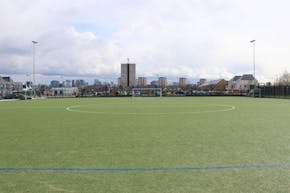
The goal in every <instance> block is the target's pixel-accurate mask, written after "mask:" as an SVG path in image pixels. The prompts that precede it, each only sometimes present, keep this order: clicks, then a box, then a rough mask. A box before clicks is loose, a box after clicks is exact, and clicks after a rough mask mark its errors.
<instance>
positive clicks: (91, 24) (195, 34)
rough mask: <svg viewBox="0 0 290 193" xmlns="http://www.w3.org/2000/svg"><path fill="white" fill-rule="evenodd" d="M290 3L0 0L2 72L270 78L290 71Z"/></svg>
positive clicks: (41, 76)
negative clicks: (127, 71)
mask: <svg viewBox="0 0 290 193" xmlns="http://www.w3.org/2000/svg"><path fill="white" fill-rule="evenodd" d="M289 7H290V1H288V0H275V1H274V0H29V1H28V0H9V1H8V0H0V75H2V76H3V75H11V76H12V78H13V79H15V80H21V81H23V80H25V79H29V78H30V79H31V73H32V55H33V54H32V53H33V51H32V50H33V49H32V48H33V47H32V43H31V41H32V40H36V41H38V42H39V43H38V44H37V45H36V72H37V75H36V79H37V80H36V82H37V83H45V82H47V81H48V80H51V79H73V78H83V79H86V80H88V79H91V80H92V79H94V78H98V79H100V80H103V81H109V80H112V81H116V79H117V78H118V76H119V74H120V63H122V62H126V61H127V58H130V61H131V62H134V63H136V64H137V76H147V77H157V76H167V77H170V78H171V79H172V80H173V81H174V79H176V80H177V77H181V76H183V77H187V78H189V79H192V80H193V79H198V78H208V79H218V78H226V79H230V78H231V77H232V76H234V75H237V74H244V73H252V72H253V62H252V58H253V54H252V51H253V50H252V45H251V43H250V42H249V41H250V40H252V39H255V40H256V75H257V78H258V79H259V80H260V81H262V82H264V81H273V80H274V79H275V78H276V77H277V76H278V75H279V74H281V73H282V72H284V71H285V70H288V71H289V70H290V37H289V34H290V12H289Z"/></svg>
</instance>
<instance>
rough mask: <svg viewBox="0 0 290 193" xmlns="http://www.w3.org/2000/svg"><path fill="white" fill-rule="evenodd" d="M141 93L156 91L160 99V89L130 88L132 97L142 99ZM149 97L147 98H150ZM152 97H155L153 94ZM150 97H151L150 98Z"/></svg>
mask: <svg viewBox="0 0 290 193" xmlns="http://www.w3.org/2000/svg"><path fill="white" fill-rule="evenodd" d="M142 91H147V92H148V91H149V92H151V91H152V92H153V93H154V92H155V91H158V92H159V97H162V88H132V97H137V96H138V97H139V96H140V97H142V95H141V92H142ZM150 96H151V95H150ZM150 96H149V97H150ZM152 96H156V95H155V94H153V95H152ZM152 96H151V97H152Z"/></svg>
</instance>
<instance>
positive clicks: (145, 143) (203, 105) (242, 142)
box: [0, 97, 290, 193]
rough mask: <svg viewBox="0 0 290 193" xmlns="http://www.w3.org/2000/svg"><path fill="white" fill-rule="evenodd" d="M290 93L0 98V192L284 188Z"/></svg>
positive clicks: (225, 192)
mask: <svg viewBox="0 0 290 193" xmlns="http://www.w3.org/2000/svg"><path fill="white" fill-rule="evenodd" d="M289 182H290V100H283V99H259V98H247V97H180V98H165V97H163V98H90V99H88V98H84V99H80V98H75V99H42V100H27V101H12V102H0V192H1V193H8V192H9V193H11V192H19V193H20V192H21V193H22V192H75V193H78V192H84V193H91V192H92V193H93V192H98V193H99V192H100V193H107V192H108V193H111V192H112V193H115V192H116V193H117V192H118V193H119V192H120V193H137V192H141V193H143V192H144V193H145V192H146V193H163V192H165V193H169V192H170V193H189V192H197V193H219V192H220V193H236V192H238V193H250V192H253V193H265V192H273V193H278V192H279V193H282V192H283V193H284V192H285V193H286V192H287V193H288V192H289V190H290V183H289Z"/></svg>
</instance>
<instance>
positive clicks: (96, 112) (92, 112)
mask: <svg viewBox="0 0 290 193" xmlns="http://www.w3.org/2000/svg"><path fill="white" fill-rule="evenodd" d="M86 106H89V105H77V106H69V107H66V108H65V110H67V111H70V112H76V113H89V114H109V115H169V114H201V113H217V112H226V111H232V110H235V109H236V107H235V106H232V105H212V106H218V107H225V109H218V110H205V111H188V112H164V113H162V112H160V113H153V112H152V113H142V112H141V113H134V112H132V113H124V112H120V113H118V112H102V111H85V110H76V109H74V108H80V107H86Z"/></svg>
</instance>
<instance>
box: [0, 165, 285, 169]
mask: <svg viewBox="0 0 290 193" xmlns="http://www.w3.org/2000/svg"><path fill="white" fill-rule="evenodd" d="M279 167H280V168H281V167H290V164H264V165H263V164H261V165H237V166H196V167H181V168H162V167H160V168H0V171H190V170H224V169H255V168H279Z"/></svg>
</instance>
